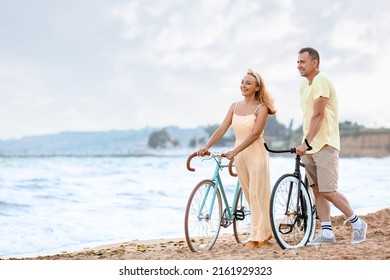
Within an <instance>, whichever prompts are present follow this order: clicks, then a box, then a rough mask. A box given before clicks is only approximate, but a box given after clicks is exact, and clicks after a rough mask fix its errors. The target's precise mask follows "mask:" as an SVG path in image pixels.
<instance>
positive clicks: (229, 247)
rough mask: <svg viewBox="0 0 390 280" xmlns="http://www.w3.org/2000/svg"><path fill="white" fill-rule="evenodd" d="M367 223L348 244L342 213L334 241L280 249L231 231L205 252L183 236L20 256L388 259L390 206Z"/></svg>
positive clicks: (336, 219) (347, 227)
mask: <svg viewBox="0 0 390 280" xmlns="http://www.w3.org/2000/svg"><path fill="white" fill-rule="evenodd" d="M361 218H363V219H364V220H365V221H366V222H367V223H368V232H367V240H366V241H365V242H363V243H360V244H355V245H353V244H351V233H352V228H351V225H350V223H349V222H348V221H347V219H346V218H345V217H344V216H336V217H332V223H333V230H334V232H335V235H336V239H337V242H336V243H335V244H327V245H320V246H306V247H302V248H298V249H288V250H282V249H281V248H280V247H279V245H278V244H277V243H276V241H275V240H274V239H272V240H271V241H270V243H269V244H268V245H266V246H263V247H261V248H259V249H247V248H245V247H244V246H243V245H242V244H237V243H236V242H235V240H234V236H233V235H232V234H224V235H221V236H219V238H218V240H217V242H216V244H215V245H214V247H213V249H212V250H211V251H209V252H203V253H193V252H191V251H190V250H189V249H188V247H187V245H186V242H185V239H184V237H183V238H178V239H161V240H149V241H129V242H125V243H121V244H111V245H106V246H101V247H98V248H93V249H86V250H84V251H81V252H72V253H62V254H56V255H50V256H39V257H34V258H23V259H24V260H29V259H33V260H389V259H390V208H385V209H382V210H380V211H377V212H375V213H369V214H367V215H363V216H361Z"/></svg>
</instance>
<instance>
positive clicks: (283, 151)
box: [264, 142, 296, 154]
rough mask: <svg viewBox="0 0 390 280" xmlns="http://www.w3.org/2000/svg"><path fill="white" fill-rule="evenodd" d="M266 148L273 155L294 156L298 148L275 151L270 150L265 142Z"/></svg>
mask: <svg viewBox="0 0 390 280" xmlns="http://www.w3.org/2000/svg"><path fill="white" fill-rule="evenodd" d="M264 147H265V149H266V150H267V151H268V152H271V153H279V154H280V153H292V154H295V153H296V148H290V149H289V150H273V149H270V148H268V146H267V143H265V142H264Z"/></svg>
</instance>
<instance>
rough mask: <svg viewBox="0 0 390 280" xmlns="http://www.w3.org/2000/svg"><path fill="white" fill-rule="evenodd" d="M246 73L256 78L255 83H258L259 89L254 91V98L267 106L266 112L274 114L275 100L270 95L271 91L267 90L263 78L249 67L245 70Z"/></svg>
mask: <svg viewBox="0 0 390 280" xmlns="http://www.w3.org/2000/svg"><path fill="white" fill-rule="evenodd" d="M247 74H248V75H251V76H253V77H255V78H256V81H257V83H258V84H259V90H258V91H256V93H255V98H256V100H258V101H260V102H261V103H263V104H264V105H265V106H267V108H268V114H270V115H274V114H275V113H276V109H275V102H274V99H273V98H272V96H271V93H270V92H269V91H268V89H267V87H266V86H265V83H264V80H263V78H262V77H261V76H260V75H259V74H258V73H256V72H253V71H252V69H249V70H248V72H247Z"/></svg>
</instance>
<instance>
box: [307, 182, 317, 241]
mask: <svg viewBox="0 0 390 280" xmlns="http://www.w3.org/2000/svg"><path fill="white" fill-rule="evenodd" d="M305 182H306V180H305ZM306 186H307V184H306ZM308 192H309V195H310V199H311V203H312V204H311V213H312V214H311V215H312V217H313V219H312V227H311V233H310V237H309V242H310V241H313V240H314V239H315V238H316V230H317V224H319V221H318V217H317V207H316V204H315V198H314V193H313V190H312V188H310V187H309V188H308Z"/></svg>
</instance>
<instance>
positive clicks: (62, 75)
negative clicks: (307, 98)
mask: <svg viewBox="0 0 390 280" xmlns="http://www.w3.org/2000/svg"><path fill="white" fill-rule="evenodd" d="M307 46H310V47H314V48H316V49H317V50H318V51H319V53H320V55H321V65H320V69H321V71H324V72H326V73H327V74H328V75H329V76H330V77H331V78H332V80H333V82H334V84H335V87H336V91H337V94H338V99H339V108H340V113H339V116H340V121H341V122H343V121H351V122H353V123H355V122H356V123H358V124H361V125H365V126H367V127H372V128H379V127H387V128H389V127H390V125H389V124H390V101H389V97H388V94H389V89H388V83H387V81H388V79H389V74H390V1H387V0H372V1H357V0H344V1H338V0H322V1H316V0H299V1H293V0H273V1H271V0H270V1H266V0H264V1H255V0H250V1H249V0H241V1H235V0H226V1H225V0H191V1H182V0H164V1H153V0H110V1H103V0H67V1H53V0H34V1H31V0H12V1H8V0H0V139H18V138H21V137H24V136H33V135H44V134H53V133H58V132H63V131H110V130H128V129H140V128H144V127H164V126H169V125H176V126H179V127H182V128H192V127H197V126H199V125H209V124H217V123H220V122H221V121H222V120H223V118H224V117H225V114H226V112H227V109H228V107H229V106H230V104H232V103H233V102H236V101H239V100H241V99H242V96H241V92H240V88H239V87H240V83H241V79H242V77H243V76H244V75H245V73H246V71H247V70H248V68H251V69H253V70H254V71H255V72H258V73H260V75H262V77H263V78H264V80H265V83H266V85H267V87H268V88H269V90H270V92H271V94H272V95H273V97H274V99H275V102H276V107H277V110H278V112H277V115H276V117H277V120H278V121H280V122H282V123H284V124H285V125H286V126H288V125H289V124H290V122H291V121H292V122H293V127H298V126H299V125H300V124H301V120H302V113H301V109H300V100H299V98H300V97H299V86H300V84H301V82H302V81H303V79H304V78H302V77H301V76H300V75H299V72H298V70H297V69H296V60H297V52H298V51H299V49H300V48H302V47H307Z"/></svg>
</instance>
